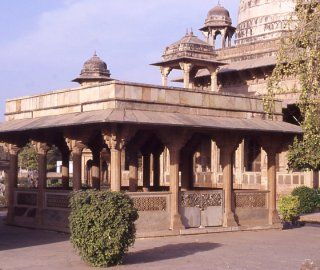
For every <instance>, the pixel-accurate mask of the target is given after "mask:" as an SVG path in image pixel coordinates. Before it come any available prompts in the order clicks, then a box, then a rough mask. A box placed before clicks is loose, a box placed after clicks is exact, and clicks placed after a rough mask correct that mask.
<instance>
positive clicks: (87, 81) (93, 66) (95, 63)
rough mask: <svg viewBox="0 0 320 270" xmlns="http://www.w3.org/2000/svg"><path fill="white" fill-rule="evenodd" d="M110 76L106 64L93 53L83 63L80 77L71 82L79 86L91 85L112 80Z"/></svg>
mask: <svg viewBox="0 0 320 270" xmlns="http://www.w3.org/2000/svg"><path fill="white" fill-rule="evenodd" d="M110 75H111V74H110V71H109V70H108V66H107V64H106V63H105V62H104V61H102V60H101V59H100V58H99V57H98V56H97V54H96V53H94V55H93V56H92V57H91V58H90V59H89V60H87V61H86V62H85V63H84V65H83V68H82V70H81V73H80V76H79V77H78V78H76V79H74V80H73V82H77V83H80V84H81V85H92V84H96V83H102V82H107V81H111V80H113V79H111V77H110Z"/></svg>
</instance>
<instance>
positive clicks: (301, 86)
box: [264, 0, 320, 170]
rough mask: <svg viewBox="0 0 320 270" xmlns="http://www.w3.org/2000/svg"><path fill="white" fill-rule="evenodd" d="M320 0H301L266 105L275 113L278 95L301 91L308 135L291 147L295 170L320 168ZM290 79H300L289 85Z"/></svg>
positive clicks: (276, 68) (282, 45) (302, 114)
mask: <svg viewBox="0 0 320 270" xmlns="http://www.w3.org/2000/svg"><path fill="white" fill-rule="evenodd" d="M319 17H320V3H319V1H318V0H309V1H305V0H297V4H296V12H295V14H294V17H293V20H292V22H291V26H294V29H292V31H291V32H290V34H289V35H288V36H286V37H285V38H283V40H282V43H281V46H280V50H279V53H278V60H277V65H276V67H275V69H274V71H273V74H272V76H271V77H270V80H269V81H268V95H267V96H266V97H265V102H264V107H265V110H266V112H267V113H268V114H269V115H270V116H272V115H273V113H274V100H275V98H276V97H277V95H283V94H289V93H290V94H292V93H294V94H297V95H298V96H299V101H298V104H297V105H298V107H299V110H300V112H301V116H302V122H298V119H297V124H300V125H301V126H302V128H303V131H304V135H303V138H302V139H301V140H298V139H296V140H295V142H294V145H293V147H291V148H290V150H289V157H290V158H289V168H290V169H294V170H301V169H311V170H318V169H319V168H320V151H319V150H320V117H319V115H320V105H319V101H320V100H319V94H320V65H319V61H320V33H319V29H320V20H319ZM287 79H295V80H297V83H296V84H294V85H290V84H289V85H288V84H286V83H284V82H285V80H287Z"/></svg>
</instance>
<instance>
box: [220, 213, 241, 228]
mask: <svg viewBox="0 0 320 270" xmlns="http://www.w3.org/2000/svg"><path fill="white" fill-rule="evenodd" d="M223 227H225V228H227V227H238V223H237V222H236V220H235V217H234V213H232V212H231V213H224V215H223Z"/></svg>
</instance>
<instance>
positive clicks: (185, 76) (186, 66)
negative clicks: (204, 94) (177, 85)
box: [180, 63, 193, 88]
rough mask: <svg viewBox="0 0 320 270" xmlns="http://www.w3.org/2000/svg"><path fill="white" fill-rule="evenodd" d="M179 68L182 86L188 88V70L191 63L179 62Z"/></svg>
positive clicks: (191, 66) (190, 68)
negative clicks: (181, 72) (181, 74)
mask: <svg viewBox="0 0 320 270" xmlns="http://www.w3.org/2000/svg"><path fill="white" fill-rule="evenodd" d="M180 68H181V69H182V71H183V84H184V88H190V72H191V70H192V68H193V64H190V63H180Z"/></svg>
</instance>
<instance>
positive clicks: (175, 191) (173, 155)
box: [169, 148, 184, 230]
mask: <svg viewBox="0 0 320 270" xmlns="http://www.w3.org/2000/svg"><path fill="white" fill-rule="evenodd" d="M169 151H170V191H171V224H170V228H171V229H172V230H177V229H183V228H184V226H183V224H182V222H181V216H180V213H179V161H180V149H177V148H171V149H169Z"/></svg>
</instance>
